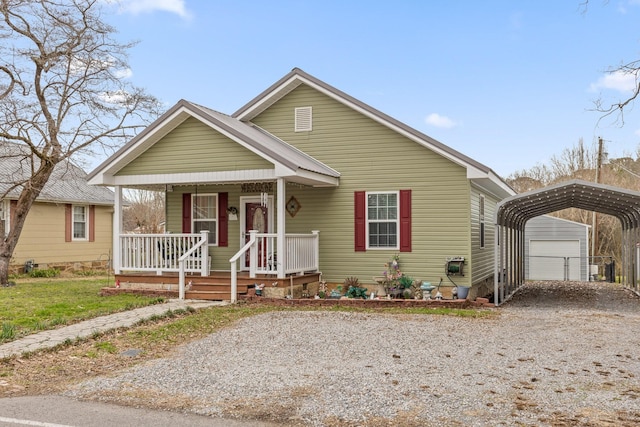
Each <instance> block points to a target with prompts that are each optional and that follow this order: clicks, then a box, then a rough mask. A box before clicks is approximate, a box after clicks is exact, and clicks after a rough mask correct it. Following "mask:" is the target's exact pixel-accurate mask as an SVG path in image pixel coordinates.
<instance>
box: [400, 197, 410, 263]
mask: <svg viewBox="0 0 640 427" xmlns="http://www.w3.org/2000/svg"><path fill="white" fill-rule="evenodd" d="M400 252H411V190H400Z"/></svg>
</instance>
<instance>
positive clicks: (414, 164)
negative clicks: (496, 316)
mask: <svg viewBox="0 0 640 427" xmlns="http://www.w3.org/2000/svg"><path fill="white" fill-rule="evenodd" d="M304 106H312V107H313V131H311V132H294V111H295V108H296V107H304ZM254 122H255V123H256V124H257V125H259V126H261V127H263V128H265V129H266V130H267V131H269V132H271V133H273V134H274V135H276V136H278V137H280V138H282V139H283V140H285V141H287V142H288V143H290V144H292V145H294V146H295V147H297V148H299V149H300V150H302V151H304V152H306V153H308V154H309V155H311V156H313V157H314V158H316V159H318V160H319V161H321V162H323V163H325V164H327V165H328V166H330V167H332V168H334V169H336V170H337V171H338V172H340V173H341V174H342V177H341V179H340V186H339V187H337V188H323V189H310V188H306V187H295V186H287V198H288V197H289V196H291V195H293V196H295V197H296V198H297V199H298V201H299V202H300V205H301V209H300V211H299V212H298V214H297V215H296V216H295V217H294V218H291V217H289V216H287V224H286V226H287V232H292V233H294V232H301V233H308V232H310V230H316V229H317V230H320V245H321V249H320V250H321V254H322V258H321V263H322V265H321V270H322V271H323V277H325V278H326V280H328V281H331V282H339V283H341V282H342V281H343V280H344V279H345V278H346V277H348V276H358V277H359V278H360V280H361V281H362V282H364V283H371V282H372V277H373V276H380V275H381V274H382V271H383V269H384V263H385V262H387V261H389V260H390V259H391V257H392V256H393V255H394V254H395V253H396V252H397V251H390V250H379V249H378V250H371V249H369V250H367V251H366V252H355V250H354V216H353V215H354V192H355V191H397V190H401V189H411V196H412V251H411V252H403V253H401V254H400V262H401V267H402V270H403V271H405V272H406V273H407V274H409V275H411V276H412V277H414V278H416V279H420V280H428V281H431V282H436V283H437V282H438V280H439V278H440V277H442V276H443V273H444V263H445V258H446V257H447V256H452V255H461V256H465V257H470V253H469V236H470V221H469V204H470V186H469V183H468V180H467V179H466V170H465V169H464V168H462V167H460V166H458V165H456V164H454V163H453V162H451V161H449V160H447V159H445V158H443V157H441V156H440V155H438V154H436V153H434V152H432V151H431V150H429V149H427V148H425V147H423V146H420V145H418V144H417V143H415V142H413V141H411V140H409V139H407V138H405V137H403V136H401V135H399V134H397V133H395V132H392V131H391V130H389V129H388V128H386V127H384V126H382V125H380V124H378V123H377V122H375V121H373V120H371V119H369V118H367V117H365V116H363V115H361V114H359V113H357V112H356V111H353V110H351V109H349V108H347V107H346V106H344V105H342V104H340V103H338V102H336V101H334V100H332V99H331V98H329V97H327V96H325V95H322V94H320V93H318V92H316V91H314V90H313V89H311V88H308V87H306V86H300V87H298V88H297V89H295V90H294V91H292V92H291V93H289V94H288V95H287V96H285V97H283V98H282V99H281V100H279V101H278V102H277V103H276V104H274V105H273V106H272V107H270V108H269V109H268V110H266V111H265V112H263V113H262V114H261V115H260V116H258V117H256V118H255V119H254ZM468 280H469V277H468V276H465V277H463V278H461V280H460V284H467V285H468V284H469V283H468Z"/></svg>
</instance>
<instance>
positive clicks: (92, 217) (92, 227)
mask: <svg viewBox="0 0 640 427" xmlns="http://www.w3.org/2000/svg"><path fill="white" fill-rule="evenodd" d="M89 241H90V242H95V241H96V205H91V206H89Z"/></svg>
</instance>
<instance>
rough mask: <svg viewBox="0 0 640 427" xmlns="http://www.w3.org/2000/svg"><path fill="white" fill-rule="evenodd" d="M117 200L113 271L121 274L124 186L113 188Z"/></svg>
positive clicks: (114, 206)
mask: <svg viewBox="0 0 640 427" xmlns="http://www.w3.org/2000/svg"><path fill="white" fill-rule="evenodd" d="M113 191H114V195H115V200H114V204H113V237H112V239H113V242H112V245H113V260H112V263H113V264H112V265H113V272H114V274H120V262H121V259H122V257H121V254H120V234H122V187H120V186H119V185H116V186H115V187H114V188H113Z"/></svg>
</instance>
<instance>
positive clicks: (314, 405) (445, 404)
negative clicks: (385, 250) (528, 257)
mask: <svg viewBox="0 0 640 427" xmlns="http://www.w3.org/2000/svg"><path fill="white" fill-rule="evenodd" d="M493 312H494V314H493V315H491V316H487V317H482V318H462V317H454V316H438V315H403V316H395V315H386V314H375V313H374V314H365V313H344V312H331V311H323V312H274V313H269V314H264V315H259V316H255V317H252V318H248V319H244V320H242V321H240V322H238V323H237V324H235V325H234V326H233V327H230V328H227V329H224V330H222V331H219V332H217V333H215V334H212V335H211V336H209V337H207V338H206V339H204V340H201V341H198V342H195V343H191V344H189V345H187V346H184V347H182V348H181V349H180V350H179V351H178V352H177V353H176V354H175V355H174V357H171V358H167V359H161V360H156V361H153V362H151V363H147V364H145V365H141V366H138V367H136V368H134V369H132V370H130V371H127V372H125V373H120V374H118V375H117V376H115V377H112V378H100V379H95V380H91V381H89V382H86V383H84V384H82V385H81V386H80V387H78V388H77V389H76V390H74V391H72V392H71V393H70V394H71V395H74V396H77V397H81V398H92V399H100V400H105V401H116V402H126V403H128V404H135V405H141V406H150V407H163V408H169V409H177V410H184V411H189V412H194V413H198V414H206V415H215V416H222V417H229V418H242V419H257V420H263V421H269V420H271V421H275V422H277V423H279V424H281V425H297V426H391V425H393V426H496V425H504V426H513V425H527V426H541V425H542V426H545V425H548V426H601V425H611V426H613V425H615V426H635V425H640V351H639V349H640V298H638V297H637V296H635V295H634V294H633V293H631V292H629V291H625V290H623V289H621V288H620V286H619V285H614V284H605V283H576V282H571V283H567V282H544V283H531V284H527V285H526V286H525V287H523V288H522V289H520V290H519V292H518V293H517V294H516V296H514V298H513V299H512V300H510V301H508V302H507V303H506V304H505V305H504V306H502V307H501V308H498V309H495V310H493Z"/></svg>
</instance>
